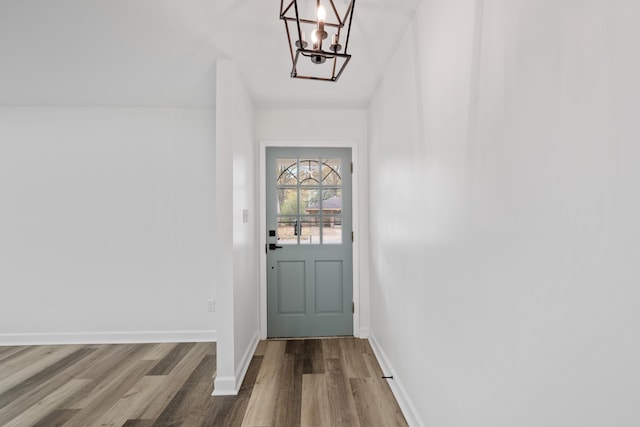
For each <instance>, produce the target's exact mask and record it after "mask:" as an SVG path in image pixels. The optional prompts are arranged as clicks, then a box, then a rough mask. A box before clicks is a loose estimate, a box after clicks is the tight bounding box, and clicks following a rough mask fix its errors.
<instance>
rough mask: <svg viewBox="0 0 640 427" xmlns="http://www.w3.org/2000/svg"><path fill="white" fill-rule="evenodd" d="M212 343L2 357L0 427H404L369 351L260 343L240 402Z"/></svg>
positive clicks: (346, 345) (360, 345)
mask: <svg viewBox="0 0 640 427" xmlns="http://www.w3.org/2000/svg"><path fill="white" fill-rule="evenodd" d="M215 367H216V357H215V344H213V343H197V344H195V343H188V344H185V343H183V344H135V345H134V344H131V345H67V346H29V347H0V426H20V427H22V426H38V427H53V426H62V425H64V426H82V427H86V426H127V427H134V426H137V427H149V426H188V427H192V426H194V427H195V426H248V427H250V426H260V427H265V426H277V427H280V426H314V427H315V426H350V427H351V426H362V427H368V426H396V425H398V426H405V425H407V424H406V421H405V419H404V418H403V416H402V413H401V412H400V409H399V407H398V404H397V403H396V401H395V399H394V397H393V395H392V394H391V391H390V389H389V386H388V385H387V384H386V382H385V381H386V380H384V379H382V378H381V377H382V372H381V370H380V367H379V365H378V363H377V361H376V359H375V356H374V355H373V352H372V351H371V347H370V346H369V343H368V341H366V340H360V339H355V338H334V339H307V340H281V341H277V340H270V341H262V342H261V343H260V345H259V346H258V349H257V351H256V353H255V355H254V357H253V358H252V360H251V365H250V366H249V370H248V372H247V375H246V377H245V380H244V382H243V384H242V387H241V389H240V393H239V394H238V396H229V397H211V392H212V390H213V380H212V378H213V377H214V376H215Z"/></svg>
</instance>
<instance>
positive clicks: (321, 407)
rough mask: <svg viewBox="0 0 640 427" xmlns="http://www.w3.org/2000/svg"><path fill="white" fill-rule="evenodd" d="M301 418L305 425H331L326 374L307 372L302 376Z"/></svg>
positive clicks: (302, 423) (319, 426)
mask: <svg viewBox="0 0 640 427" xmlns="http://www.w3.org/2000/svg"><path fill="white" fill-rule="evenodd" d="M300 418H301V420H302V421H301V425H303V426H318V427H321V426H330V425H331V421H330V416H329V397H328V395H327V384H326V377H325V375H323V374H305V375H303V376H302V407H301V409H300Z"/></svg>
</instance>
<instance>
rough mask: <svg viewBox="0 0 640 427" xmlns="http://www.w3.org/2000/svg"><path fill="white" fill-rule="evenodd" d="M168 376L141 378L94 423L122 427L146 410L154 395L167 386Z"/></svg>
mask: <svg viewBox="0 0 640 427" xmlns="http://www.w3.org/2000/svg"><path fill="white" fill-rule="evenodd" d="M167 382H168V378H167V377H165V376H157V375H154V376H145V377H143V378H141V379H140V381H138V382H137V383H136V384H135V385H134V386H133V387H132V388H131V389H130V390H128V391H127V392H126V393H125V394H124V396H122V397H121V398H120V399H119V400H118V401H117V402H116V403H115V404H114V405H113V406H111V407H110V408H109V410H108V411H106V412H104V413H103V414H102V416H101V417H99V418H97V419H96V421H95V422H94V423H93V424H94V425H96V426H103V427H120V426H122V425H123V424H124V423H125V422H126V421H127V420H128V419H136V418H138V417H139V416H138V414H139V413H141V412H144V410H145V409H146V408H147V407H148V405H149V404H151V403H152V402H153V397H154V396H155V395H156V394H158V391H159V390H163V389H164V388H165V387H166V386H167Z"/></svg>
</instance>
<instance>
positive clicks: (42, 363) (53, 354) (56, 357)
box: [0, 345, 81, 394]
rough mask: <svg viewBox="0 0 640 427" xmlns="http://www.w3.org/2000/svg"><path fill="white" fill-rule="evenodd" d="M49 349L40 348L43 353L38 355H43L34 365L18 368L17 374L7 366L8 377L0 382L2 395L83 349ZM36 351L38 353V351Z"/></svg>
mask: <svg viewBox="0 0 640 427" xmlns="http://www.w3.org/2000/svg"><path fill="white" fill-rule="evenodd" d="M47 347H48V346H42V347H41V348H40V351H42V352H43V353H39V352H38V353H37V354H41V355H40V356H39V357H38V358H37V359H36V360H34V361H33V363H29V364H28V365H27V366H24V367H22V368H21V369H20V368H18V370H16V371H15V372H13V371H12V370H11V369H10V367H9V366H7V373H8V375H6V376H5V377H4V378H3V379H2V380H0V394H4V393H6V392H7V391H8V390H10V389H12V388H13V387H16V386H17V385H18V384H21V383H23V382H24V381H26V380H27V379H28V378H30V377H32V376H34V375H35V374H36V373H38V372H40V371H42V370H43V369H45V368H47V367H48V366H50V365H53V364H54V363H56V362H58V361H60V360H61V359H63V358H65V357H67V356H68V355H70V354H71V353H73V352H74V351H77V350H78V349H80V348H81V347H79V346H72V345H70V346H61V347H56V348H55V349H53V350H51V349H48V348H47ZM34 351H38V349H36V350H34Z"/></svg>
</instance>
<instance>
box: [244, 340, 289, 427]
mask: <svg viewBox="0 0 640 427" xmlns="http://www.w3.org/2000/svg"><path fill="white" fill-rule="evenodd" d="M285 348H286V342H285V341H269V343H268V344H267V348H266V350H265V352H264V356H263V359H262V367H261V369H260V372H259V373H258V378H257V379H256V383H255V385H254V387H253V393H252V394H251V398H250V400H249V405H248V406H247V413H246V415H245V416H244V419H243V420H242V425H243V426H267V425H270V423H271V420H272V419H273V415H274V405H275V401H276V392H277V390H278V376H277V374H278V363H279V361H280V360H282V357H283V355H284V351H285Z"/></svg>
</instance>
